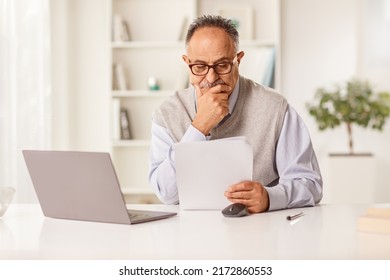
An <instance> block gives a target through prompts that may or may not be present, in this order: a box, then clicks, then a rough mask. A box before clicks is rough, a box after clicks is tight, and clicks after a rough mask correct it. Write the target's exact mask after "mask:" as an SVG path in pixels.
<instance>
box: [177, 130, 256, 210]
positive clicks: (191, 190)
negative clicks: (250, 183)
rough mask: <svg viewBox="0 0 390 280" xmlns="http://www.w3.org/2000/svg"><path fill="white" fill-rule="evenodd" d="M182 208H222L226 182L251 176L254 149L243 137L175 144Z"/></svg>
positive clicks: (226, 202) (237, 180)
mask: <svg viewBox="0 0 390 280" xmlns="http://www.w3.org/2000/svg"><path fill="white" fill-rule="evenodd" d="M175 163H176V179H177V186H178V191H179V200H180V209H181V210H200V209H204V210H221V209H223V208H225V207H226V206H228V205H229V204H230V202H229V201H228V200H227V199H226V197H225V196H224V192H225V191H226V190H227V189H228V187H229V186H231V185H233V184H236V183H239V182H241V181H245V180H252V172H253V152H252V147H251V146H250V145H249V143H248V142H247V141H246V140H245V138H244V137H233V138H225V139H218V140H210V141H201V142H187V143H178V144H176V145H175Z"/></svg>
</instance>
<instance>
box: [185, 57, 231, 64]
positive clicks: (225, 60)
mask: <svg viewBox="0 0 390 280" xmlns="http://www.w3.org/2000/svg"><path fill="white" fill-rule="evenodd" d="M221 62H230V60H229V58H228V57H221V58H219V59H217V60H216V61H214V63H212V64H218V63H221ZM191 64H205V65H209V64H208V63H207V62H206V61H204V60H200V59H196V60H195V61H194V62H191Z"/></svg>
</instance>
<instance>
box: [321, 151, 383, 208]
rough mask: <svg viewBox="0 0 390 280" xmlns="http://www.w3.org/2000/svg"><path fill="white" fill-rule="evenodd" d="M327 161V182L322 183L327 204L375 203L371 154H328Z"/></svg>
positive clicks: (373, 165) (373, 166) (372, 158)
mask: <svg viewBox="0 0 390 280" xmlns="http://www.w3.org/2000/svg"><path fill="white" fill-rule="evenodd" d="M328 160H329V165H328V172H329V173H328V182H324V197H326V199H327V203H373V202H375V193H376V184H375V177H376V176H375V158H374V156H373V154H371V153H360V154H352V155H350V154H330V155H329V158H328Z"/></svg>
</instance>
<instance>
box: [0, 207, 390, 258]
mask: <svg viewBox="0 0 390 280" xmlns="http://www.w3.org/2000/svg"><path fill="white" fill-rule="evenodd" d="M131 208H133V209H147V210H162V211H177V212H178V215H177V216H175V217H172V218H168V219H165V220H160V221H154V222H149V223H144V224H137V225H118V224H104V223H96V222H82V221H70V220H59V219H51V218H46V217H44V216H43V214H42V211H41V209H40V207H39V205H20V204H19V205H18V204H15V205H11V206H10V208H9V209H8V212H7V213H6V214H5V216H4V217H3V218H2V219H0V238H1V242H0V259H139V260H142V259H221V260H224V259H390V235H379V234H368V233H362V232H358V231H357V230H356V224H357V218H358V216H359V215H360V214H362V213H364V212H365V210H366V208H367V205H342V204H334V205H321V206H316V207H309V208H303V209H290V210H283V211H275V212H269V213H262V214H256V215H251V216H248V217H244V218H225V217H223V216H222V214H221V213H220V212H219V211H180V210H179V207H178V206H166V205H132V207H131ZM299 211H303V212H304V214H305V215H304V216H303V217H301V218H299V219H297V220H294V221H291V222H290V221H287V220H286V216H287V215H289V214H294V213H297V212H299Z"/></svg>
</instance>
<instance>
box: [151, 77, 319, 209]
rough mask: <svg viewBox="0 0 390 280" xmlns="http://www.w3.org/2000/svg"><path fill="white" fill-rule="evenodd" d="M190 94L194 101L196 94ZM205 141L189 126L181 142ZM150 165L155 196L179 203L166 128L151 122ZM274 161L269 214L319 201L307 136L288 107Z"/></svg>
mask: <svg viewBox="0 0 390 280" xmlns="http://www.w3.org/2000/svg"><path fill="white" fill-rule="evenodd" d="M238 89H239V85H238V82H237V84H236V87H235V88H234V90H233V92H232V94H231V95H230V97H229V112H230V113H231V112H232V111H233V109H234V106H235V104H236V101H237V98H238V92H239V90H238ZM193 94H194V99H195V101H196V95H195V92H193ZM195 104H196V102H195ZM207 140H208V137H206V136H205V135H203V134H202V133H201V132H200V131H199V130H197V129H196V128H195V127H193V126H192V125H190V126H189V127H188V129H187V131H186V133H185V134H184V136H183V138H182V139H181V141H180V142H192V141H207ZM149 162H150V168H149V181H150V184H151V185H152V188H153V190H154V192H155V193H156V195H157V197H158V198H159V199H160V200H161V201H162V202H163V203H165V204H177V203H179V196H178V191H177V185H176V173H175V172H176V171H175V151H174V142H173V140H172V138H171V137H170V136H169V133H168V132H167V129H166V128H164V127H162V126H159V125H157V124H155V123H153V122H152V139H151V148H150V161H149ZM275 162H276V168H277V171H278V173H279V176H280V178H279V183H278V184H277V185H275V186H273V187H268V186H265V187H266V190H267V192H268V196H269V200H270V207H269V210H270V211H271V210H278V209H285V208H293V207H303V206H309V205H314V204H315V203H318V202H319V201H320V200H321V198H322V177H321V173H320V169H319V166H318V162H317V159H316V156H315V153H314V150H313V147H312V144H311V139H310V135H309V132H308V130H307V128H306V126H305V124H304V123H303V120H302V119H301V117H300V116H299V115H298V113H297V112H296V111H295V110H294V109H293V108H292V107H291V106H288V107H287V111H286V114H285V117H284V121H283V126H282V130H281V133H280V137H279V141H278V143H277V146H276V157H275ZM237 183H238V182H237ZM228 187H229V186H226V188H228ZM221 195H223V194H221Z"/></svg>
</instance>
